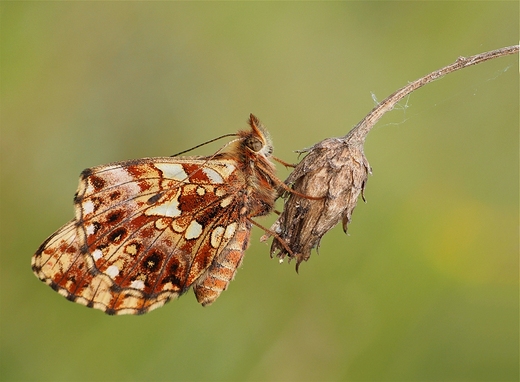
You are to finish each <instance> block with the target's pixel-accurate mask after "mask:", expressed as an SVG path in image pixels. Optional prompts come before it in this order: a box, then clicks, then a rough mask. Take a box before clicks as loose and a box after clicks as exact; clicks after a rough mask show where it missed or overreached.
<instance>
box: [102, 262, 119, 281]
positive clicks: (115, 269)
mask: <svg viewBox="0 0 520 382" xmlns="http://www.w3.org/2000/svg"><path fill="white" fill-rule="evenodd" d="M105 273H106V274H107V275H109V276H110V277H112V278H114V277H116V276H117V275H118V274H119V268H118V267H116V266H115V265H111V266H109V267H108V268H107V270H106V272H105Z"/></svg>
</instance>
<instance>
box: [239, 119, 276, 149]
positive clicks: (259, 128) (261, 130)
mask: <svg viewBox="0 0 520 382" xmlns="http://www.w3.org/2000/svg"><path fill="white" fill-rule="evenodd" d="M248 123H249V126H251V130H250V131H242V132H240V133H239V135H240V137H241V138H242V142H243V145H244V146H245V148H246V150H249V151H251V152H253V153H256V154H258V155H262V156H264V157H266V158H268V157H270V156H271V154H272V153H273V143H272V141H271V137H270V136H269V133H268V132H267V130H266V128H265V127H264V126H263V125H262V123H261V122H260V121H259V120H258V118H256V117H255V116H254V115H253V114H250V115H249V121H248Z"/></svg>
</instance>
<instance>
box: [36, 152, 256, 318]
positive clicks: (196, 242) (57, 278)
mask: <svg viewBox="0 0 520 382" xmlns="http://www.w3.org/2000/svg"><path fill="white" fill-rule="evenodd" d="M244 182H245V181H244V179H243V176H241V174H240V171H239V170H238V169H237V168H236V166H235V162H234V161H233V160H231V159H222V160H211V161H208V160H207V158H196V159H195V158H186V159H179V158H170V157H166V158H147V159H140V160H137V161H127V162H120V163H115V164H112V165H106V166H99V167H94V168H92V169H87V170H85V171H84V172H83V173H82V176H81V179H80V185H79V188H78V192H77V193H76V197H75V206H76V218H75V219H74V220H73V221H71V222H69V223H68V224H67V225H65V226H64V227H62V228H61V229H60V230H58V231H57V232H56V233H55V234H53V235H52V236H51V237H50V238H49V239H48V240H47V241H46V242H45V243H44V244H42V246H41V247H40V249H39V250H38V251H37V253H36V254H35V255H34V257H33V270H34V272H35V273H36V275H37V276H38V277H39V278H40V279H41V280H43V281H44V282H46V283H47V284H49V285H50V286H51V287H53V289H55V290H57V291H58V292H59V293H60V294H62V295H64V296H66V297H67V298H68V299H69V300H72V301H76V302H78V303H81V304H84V305H87V306H89V307H94V308H97V309H101V310H103V311H105V312H106V313H108V314H141V313H146V312H148V311H150V310H152V309H155V308H158V307H160V306H162V305H164V303H166V302H167V301H168V300H170V299H172V298H176V297H177V296H179V295H181V294H182V293H184V292H185V291H186V290H187V289H189V287H190V286H192V285H193V284H196V285H200V287H199V286H197V289H196V294H197V298H198V299H199V301H200V302H201V303H203V304H204V305H206V304H209V303H211V302H212V301H214V300H215V299H216V298H217V297H218V295H219V294H220V292H221V291H222V290H223V289H225V287H226V286H227V283H228V282H229V280H230V279H231V278H232V276H233V275H234V273H235V270H236V267H238V265H239V264H240V261H241V258H242V255H243V252H244V250H245V247H246V246H247V242H248V237H249V231H250V229H251V227H250V225H249V224H248V222H247V217H246V216H245V215H244V214H241V213H240V211H241V209H242V207H243V204H244V201H245V197H244V193H243V190H244V188H245V187H244V186H245V183H244ZM239 248H242V250H239ZM222 264H224V265H222ZM221 265H222V266H221ZM222 267H225V268H226V269H228V268H229V267H231V268H232V267H234V269H231V270H229V269H228V271H226V272H224V273H225V275H223V274H222V271H221V268H222ZM212 275H213V276H215V277H219V278H220V279H222V278H225V277H228V276H229V278H228V280H227V282H226V283H225V285H222V283H220V284H219V285H216V286H215V285H213V286H212V285H210V284H208V283H209V281H206V282H205V280H207V279H208V280H209V279H212V277H213V276H212ZM221 281H222V280H221ZM203 286H204V287H203ZM206 287H207V288H206ZM219 288H220V289H219ZM203 289H204V291H205V292H202V290H203ZM209 290H210V291H211V292H208V291H209ZM197 291H200V292H197ZM199 295H201V296H204V298H202V300H201V298H199Z"/></svg>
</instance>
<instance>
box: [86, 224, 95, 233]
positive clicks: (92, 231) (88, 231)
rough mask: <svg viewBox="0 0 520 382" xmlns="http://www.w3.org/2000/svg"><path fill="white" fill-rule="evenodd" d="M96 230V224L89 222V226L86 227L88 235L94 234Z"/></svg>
mask: <svg viewBox="0 0 520 382" xmlns="http://www.w3.org/2000/svg"><path fill="white" fill-rule="evenodd" d="M94 231H95V228H94V224H89V225H88V226H86V227H85V232H86V233H87V235H92V234H93V233H94Z"/></svg>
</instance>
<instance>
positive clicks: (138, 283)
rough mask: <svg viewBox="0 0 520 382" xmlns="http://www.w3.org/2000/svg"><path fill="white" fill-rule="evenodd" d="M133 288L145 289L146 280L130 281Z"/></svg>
mask: <svg viewBox="0 0 520 382" xmlns="http://www.w3.org/2000/svg"><path fill="white" fill-rule="evenodd" d="M130 287H131V288H135V289H139V290H143V289H144V281H143V280H134V281H132V282H131V283H130Z"/></svg>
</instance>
